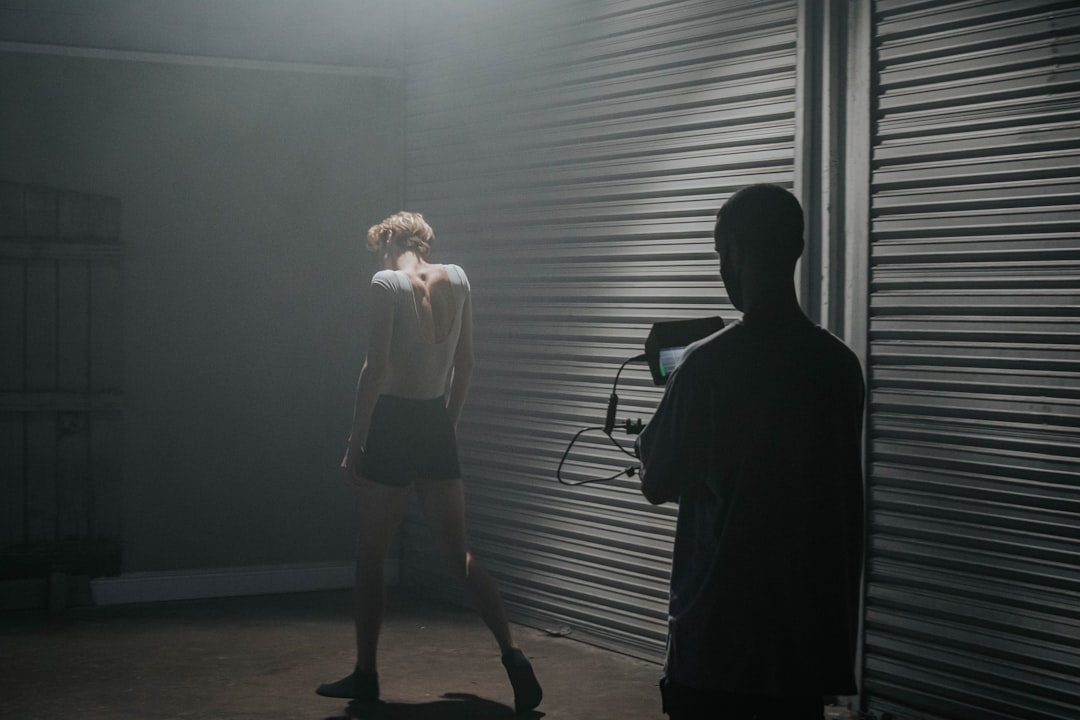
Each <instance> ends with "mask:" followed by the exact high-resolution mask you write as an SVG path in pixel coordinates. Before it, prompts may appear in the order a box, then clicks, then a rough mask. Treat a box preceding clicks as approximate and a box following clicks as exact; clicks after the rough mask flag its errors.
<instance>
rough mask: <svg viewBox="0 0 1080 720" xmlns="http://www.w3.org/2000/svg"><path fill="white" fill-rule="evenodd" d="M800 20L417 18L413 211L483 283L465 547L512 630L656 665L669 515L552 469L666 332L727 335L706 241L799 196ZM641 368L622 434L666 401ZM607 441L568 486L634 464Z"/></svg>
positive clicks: (455, 13) (419, 534)
mask: <svg viewBox="0 0 1080 720" xmlns="http://www.w3.org/2000/svg"><path fill="white" fill-rule="evenodd" d="M796 16H797V8H796V3H795V2H794V0H791V1H785V2H758V1H753V2H751V1H749V0H744V1H741V2H738V1H730V2H717V1H716V0H694V1H686V0H683V1H667V2H645V1H642V0H606V1H590V2H581V1H571V0H559V1H558V2H543V3H538V2H526V1H522V0H518V1H517V2H505V1H499V2H492V1H490V0H488V1H485V2H471V3H429V4H421V7H420V9H417V8H416V6H413V8H412V9H411V10H410V16H409V18H408V21H407V24H406V27H407V29H406V37H407V39H406V85H407V91H406V95H407V99H406V108H405V115H406V136H407V151H406V173H407V178H406V198H407V207H408V208H409V209H412V210H416V211H419V212H422V213H424V215H425V217H427V219H428V220H430V222H431V223H432V225H433V227H434V229H435V233H436V243H435V258H436V259H444V260H446V261H452V262H458V263H460V264H461V265H462V266H464V267H465V269H466V271H467V272H468V273H469V276H470V279H471V281H472V285H473V293H474V295H473V296H474V308H475V326H476V339H477V364H478V367H477V373H476V376H475V378H474V384H473V390H472V394H471V398H470V401H469V403H468V405H467V407H466V410H465V415H464V417H463V420H462V425H461V428H460V440H461V449H462V459H463V465H464V468H465V471H466V476H467V477H466V487H467V493H468V503H469V522H470V532H471V536H472V540H473V545H474V547H475V548H476V550H477V552H478V555H479V556H480V557H481V558H482V559H483V560H484V561H485V562H486V563H488V564H489V566H490V567H491V568H492V569H493V570H494V571H495V572H496V574H497V576H498V577H499V580H500V583H501V587H502V590H503V593H504V596H505V597H506V599H507V601H508V603H509V605H510V606H511V610H512V612H513V614H514V616H515V617H516V618H517V619H519V620H523V621H525V622H530V623H532V624H535V625H540V626H545V627H546V626H552V627H556V626H557V627H560V628H564V629H569V630H571V631H572V632H573V633H574V634H575V636H577V637H583V638H586V639H588V640H590V641H592V642H595V643H598V644H601V645H605V646H608V647H613V648H617V649H620V650H622V651H625V652H629V653H631V654H635V655H638V656H641V657H647V658H650V659H658V658H659V657H660V656H661V654H662V650H663V643H664V638H665V634H666V600H667V579H668V569H669V563H670V548H671V542H672V538H673V533H674V522H673V518H674V508H673V507H670V506H669V507H661V508H654V507H651V506H650V505H649V504H648V503H647V502H646V501H645V500H644V499H643V498H642V497H641V496H640V494H639V492H638V490H637V480H636V478H628V477H625V476H624V477H622V478H621V479H618V480H614V481H611V482H606V483H600V484H592V485H583V486H580V487H574V488H571V487H566V486H563V485H559V484H557V483H556V480H555V469H556V465H557V463H558V461H559V458H560V456H561V454H562V453H563V451H564V449H565V448H566V446H567V443H568V441H569V440H570V438H571V436H572V435H573V434H574V432H576V431H577V430H578V429H580V428H584V427H586V426H596V425H599V424H601V423H602V421H603V417H604V412H605V405H606V402H607V398H608V395H609V393H610V392H611V384H612V381H613V380H614V377H615V372H616V369H617V368H618V366H619V364H620V363H621V362H622V361H623V360H625V359H627V358H629V357H631V356H633V355H636V354H638V353H640V352H641V351H642V347H643V342H644V339H645V336H646V334H647V333H648V330H649V327H650V326H651V324H652V323H653V322H655V321H657V320H662V319H672V318H690V317H702V316H707V315H716V314H721V315H726V316H728V318H729V319H730V318H731V317H732V315H733V310H732V308H731V307H730V305H728V304H726V299H725V298H724V295H723V291H722V288H721V286H720V282H719V277H718V268H717V263H716V256H715V254H714V253H713V251H712V237H711V234H712V225H713V219H714V216H715V212H716V209H717V208H718V207H719V204H720V203H721V201H722V200H724V199H726V197H727V196H728V195H729V194H730V193H731V192H733V191H734V190H735V189H737V188H738V187H741V186H743V185H746V184H749V183H753V182H775V183H780V184H783V185H786V186H789V187H790V186H791V184H792V180H793V155H794V143H795V138H794V135H795V127H794V126H795V88H796V68H795V62H796V21H797V17H796ZM639 367H641V369H640V370H635V369H634V366H631V367H630V368H628V369H627V370H626V371H625V372H624V373H623V374H622V380H621V382H620V386H619V395H620V399H621V401H622V402H621V406H620V412H619V418H620V419H622V418H628V417H635V418H642V419H648V417H649V415H650V414H651V412H652V409H653V408H654V407H655V404H656V402H657V401H658V400H659V391H658V390H657V389H656V388H654V387H652V386H651V384H650V382H649V380H648V376H647V373H645V372H642V370H643V369H644V367H643V366H639ZM601 440H603V442H596V441H592V440H588V441H586V442H583V443H582V444H580V445H578V446H577V449H576V450H575V451H574V452H573V453H571V455H570V458H569V461H568V466H567V471H566V475H567V476H568V477H569V478H570V479H571V480H582V479H586V478H590V477H598V476H603V475H606V474H611V473H616V472H618V471H619V469H620V468H623V467H626V466H627V465H629V464H632V463H633V460H632V459H631V458H628V457H626V456H625V455H622V454H621V453H620V452H619V451H618V450H615V449H613V448H610V446H609V445H607V444H606V440H604V439H603V438H602V436H601ZM624 440H629V438H626V437H625V436H624ZM425 535H426V530H425V528H424V526H423V523H420V522H417V519H416V517H411V519H410V521H409V522H408V523H407V525H406V536H405V543H404V545H403V581H404V582H405V583H406V584H409V585H413V586H423V587H425V588H427V589H428V590H429V591H432V592H436V593H439V594H444V593H445V592H446V588H445V578H444V577H443V576H441V575H439V574H438V571H437V570H436V569H435V568H433V567H432V561H431V560H430V558H429V554H428V553H426V552H424V551H423V550H422V548H423V547H424V545H425V544H426V539H425Z"/></svg>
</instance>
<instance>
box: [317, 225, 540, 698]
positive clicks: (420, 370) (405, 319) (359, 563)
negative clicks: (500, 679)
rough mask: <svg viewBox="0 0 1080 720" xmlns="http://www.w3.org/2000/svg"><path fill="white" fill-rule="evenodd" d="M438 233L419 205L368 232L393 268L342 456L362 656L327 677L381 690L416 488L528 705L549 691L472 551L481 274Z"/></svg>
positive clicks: (351, 687) (372, 320) (378, 282)
mask: <svg viewBox="0 0 1080 720" xmlns="http://www.w3.org/2000/svg"><path fill="white" fill-rule="evenodd" d="M433 240H434V233H433V232H432V230H431V227H430V226H429V225H428V224H427V223H426V222H425V221H424V218H423V216H422V215H420V214H419V213H411V212H399V213H397V214H395V215H391V216H390V217H388V218H386V219H385V220H383V221H382V222H380V223H379V224H378V225H374V226H373V227H372V228H371V229H370V230H368V234H367V245H368V248H369V249H370V250H371V251H372V252H374V253H376V254H378V255H379V257H380V258H381V260H382V265H383V269H382V270H380V271H379V272H377V273H375V276H374V277H373V278H372V280H371V292H370V296H369V297H370V302H369V305H368V316H369V329H368V345H367V357H366V359H365V361H364V365H363V368H362V370H361V371H360V380H359V382H358V383H357V389H356V404H355V407H354V410H353V422H352V432H351V434H350V436H349V444H348V449H347V450H346V452H345V458H344V459H343V460H342V463H341V465H342V467H343V468H345V471H346V473H347V475H348V476H349V478H350V480H351V481H352V484H353V486H354V487H355V489H356V495H357V507H358V512H359V516H360V518H359V519H360V522H359V525H360V530H359V536H358V538H357V553H356V586H355V589H354V593H353V612H354V616H355V621H356V650H357V658H356V667H355V668H354V670H353V672H352V673H351V674H350V675H348V676H346V677H345V678H343V679H341V680H338V681H337V682H333V683H327V684H324V685H320V686H319V688H318V690H316V692H317V693H318V694H320V695H324V696H327V697H344V698H355V699H357V700H376V699H378V697H379V680H378V673H377V670H376V648H377V645H378V639H379V629H380V627H381V624H382V617H383V610H384V607H385V591H384V587H383V572H382V569H383V561H384V560H385V558H386V554H387V551H388V550H389V548H390V543H391V542H392V540H393V538H394V535H395V533H396V531H397V529H398V527H399V526H400V524H401V521H402V519H403V518H404V516H405V510H406V508H407V506H408V500H409V492H410V488H412V489H415V490H416V496H417V499H418V500H419V503H420V508H421V510H422V512H423V514H424V516H425V519H426V520H427V522H428V525H429V527H430V528H431V532H432V535H433V537H434V540H435V546H436V549H437V550H438V552H439V554H440V555H441V556H442V558H443V560H444V561H445V562H446V564H447V566H448V568H449V570H450V574H451V575H452V576H453V577H454V578H456V579H457V580H458V581H459V582H461V583H462V584H463V585H464V587H465V590H466V591H467V593H468V596H469V599H470V600H471V601H472V603H473V605H474V606H475V607H476V609H477V611H478V612H479V614H480V616H481V617H482V618H483V620H484V623H485V624H486V625H487V626H488V628H489V629H490V630H491V632H492V634H493V635H494V636H495V640H496V642H497V643H498V644H499V650H500V651H501V652H502V662H503V665H504V666H505V668H506V671H507V674H508V675H509V677H510V682H511V685H512V686H513V689H514V705H515V709H516V710H517V711H518V712H521V711H524V710H531V709H533V708H535V707H536V706H537V705H539V704H540V700H541V697H542V691H541V689H540V684H539V683H538V682H537V680H536V676H535V675H534V674H533V670H532V666H531V665H530V664H529V661H528V659H527V658H526V657H525V655H524V654H523V653H522V652H521V650H520V649H519V648H518V646H517V644H516V643H515V642H514V640H513V638H512V637H511V634H510V626H509V624H508V622H507V617H506V609H505V607H504V606H503V602H502V597H501V596H500V595H499V590H498V588H497V587H496V585H495V580H494V578H493V577H492V576H491V575H490V574H489V573H488V571H487V570H486V569H485V568H484V567H483V566H482V565H480V563H478V562H477V560H476V558H475V557H473V555H472V553H471V552H470V551H469V546H468V539H467V535H466V530H465V496H464V491H463V487H462V481H461V469H460V467H459V465H458V454H457V440H456V436H455V432H454V428H455V426H456V424H457V421H458V418H459V416H460V415H461V409H462V406H463V405H464V404H465V396H466V394H467V393H468V389H469V380H470V376H471V374H472V367H473V338H472V304H471V300H470V287H469V280H468V278H467V277H466V276H465V272H464V271H463V270H462V269H461V268H460V267H458V266H457V265H449V264H447V265H438V264H432V263H429V262H428V255H429V253H430V252H431V244H432V241H433Z"/></svg>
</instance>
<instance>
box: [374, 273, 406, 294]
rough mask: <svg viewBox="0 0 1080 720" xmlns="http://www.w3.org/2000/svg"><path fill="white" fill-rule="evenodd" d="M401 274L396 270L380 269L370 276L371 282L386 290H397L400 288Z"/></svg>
mask: <svg viewBox="0 0 1080 720" xmlns="http://www.w3.org/2000/svg"><path fill="white" fill-rule="evenodd" d="M402 275H403V273H401V272H400V271H398V270H380V271H379V272H377V273H375V274H374V275H372V276H371V284H372V285H377V286H378V287H381V288H385V289H387V290H398V289H400V288H401V276H402Z"/></svg>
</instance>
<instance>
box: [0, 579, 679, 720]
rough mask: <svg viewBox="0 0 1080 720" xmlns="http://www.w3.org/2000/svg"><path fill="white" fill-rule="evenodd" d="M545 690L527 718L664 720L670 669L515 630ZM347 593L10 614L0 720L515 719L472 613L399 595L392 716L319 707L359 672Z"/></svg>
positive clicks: (389, 632) (391, 662) (392, 621)
mask: <svg viewBox="0 0 1080 720" xmlns="http://www.w3.org/2000/svg"><path fill="white" fill-rule="evenodd" d="M515 634H516V637H517V640H518V642H519V643H520V644H521V646H522V647H523V648H524V650H525V652H526V653H527V654H528V655H529V656H530V658H531V659H532V660H533V665H534V667H535V668H536V674H537V677H538V678H539V679H540V682H541V683H542V684H543V686H544V702H543V703H542V704H541V705H540V707H539V708H538V709H537V711H535V712H533V713H531V714H529V715H525V716H523V717H529V718H541V717H545V718H549V719H551V720H564V719H565V720H605V719H607V718H611V719H612V720H614V719H618V720H637V719H641V720H652V719H655V720H661V718H663V717H664V716H663V715H662V714H661V712H660V701H659V696H658V693H657V690H656V682H657V680H658V678H659V676H660V667H659V666H658V665H654V664H651V663H647V662H643V661H640V660H635V659H633V658H628V657H625V656H622V655H617V654H615V653H610V652H606V651H603V650H599V649H597V648H593V647H590V646H588V645H585V644H583V643H580V642H577V641H575V640H573V639H570V638H561V637H550V636H548V635H546V634H544V633H543V632H540V631H538V630H533V629H531V628H525V627H518V626H516V627H515ZM352 642H353V641H352V623H351V619H350V616H349V594H348V592H345V591H335V592H325V593H303V594H295V595H275V596H259V597H245V598H227V599H217V600H201V601H190V602H177V603H157V604H149V605H140V606H122V607H107V608H77V609H70V610H67V611H66V612H64V613H62V614H58V615H48V614H45V613H41V612H33V613H28V612H7V613H0V718H4V719H5V720H7V719H8V718H11V719H15V718H18V719H19V720H32V719H35V718H41V719H42V720H46V719H48V720H54V719H59V718H78V719H79V720H106V719H108V720H113V719H117V720H120V719H127V718H131V719H133V720H134V719H138V720H156V719H158V718H162V719H164V718H170V719H173V718H206V719H212V720H248V719H251V720H254V719H255V718H259V719H260V720H261V719H264V718H290V719H291V718H299V719H303V720H337V719H344V718H349V717H357V718H371V719H372V720H374V719H375V718H380V719H381V718H386V719H390V720H405V719H408V720H466V719H468V720H473V719H475V720H489V719H494V718H510V717H514V715H513V711H512V705H513V692H512V691H511V689H510V685H509V683H508V682H507V680H506V676H505V674H504V672H503V668H502V665H501V664H500V663H499V657H498V652H497V649H496V647H495V644H494V641H493V640H492V639H491V637H490V635H489V634H488V632H487V630H486V629H485V628H484V626H483V624H482V623H481V622H480V620H479V618H478V617H477V616H476V615H474V614H473V613H471V612H469V611H467V610H462V609H459V608H456V607H451V606H447V605H443V604H435V603H431V602H426V601H422V600H419V599H417V598H415V597H412V596H409V595H407V594H404V593H402V592H395V593H392V595H391V603H390V611H389V613H388V617H387V621H386V625H385V627H384V631H383V637H382V642H381V649H380V680H381V685H382V696H383V699H384V700H385V703H384V704H382V705H381V706H376V707H375V708H370V707H369V708H359V707H353V708H350V707H349V706H348V704H347V701H343V700H333V699H328V698H322V697H319V696H317V695H315V693H314V689H315V687H316V686H317V685H318V684H319V683H321V682H327V681H331V680H337V679H338V678H340V677H341V676H343V675H345V674H346V673H348V672H349V671H350V669H351V667H352V663H353V661H354V657H353V652H354V651H353V644H352Z"/></svg>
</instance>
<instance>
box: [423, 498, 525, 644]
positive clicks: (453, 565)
mask: <svg viewBox="0 0 1080 720" xmlns="http://www.w3.org/2000/svg"><path fill="white" fill-rule="evenodd" d="M416 495H417V497H418V498H419V500H420V509H421V510H422V511H423V513H424V517H425V518H426V519H427V523H428V527H430V528H431V534H432V536H433V537H434V540H435V547H436V548H437V550H438V552H439V554H440V556H441V557H442V559H443V562H445V563H446V566H447V568H448V569H449V570H450V574H451V576H452V577H454V578H455V579H456V580H457V581H458V582H460V583H461V584H462V585H464V586H465V590H466V591H467V593H468V595H469V600H470V601H471V602H472V604H473V607H475V608H476V610H477V612H478V613H480V617H481V618H483V620H484V624H486V625H487V626H488V629H489V630H491V633H492V635H494V636H495V641H496V642H497V643H498V644H499V650H500V651H501V652H502V653H503V654H504V655H505V654H506V653H508V652H510V651H511V650H513V649H515V648H516V647H517V645H516V644H515V643H514V639H513V637H511V635H510V623H509V622H508V620H507V617H506V607H505V606H504V605H503V601H502V596H501V595H500V594H499V588H498V586H497V585H496V584H495V578H493V577H492V576H491V574H490V573H489V572H488V571H487V570H486V569H485V568H484V566H483V565H481V564H480V563H479V562H478V561H477V560H476V558H474V557H473V556H472V554H471V553H470V552H469V541H468V537H467V533H466V530H465V492H464V488H463V487H462V483H461V480H432V481H424V482H418V483H416Z"/></svg>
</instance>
